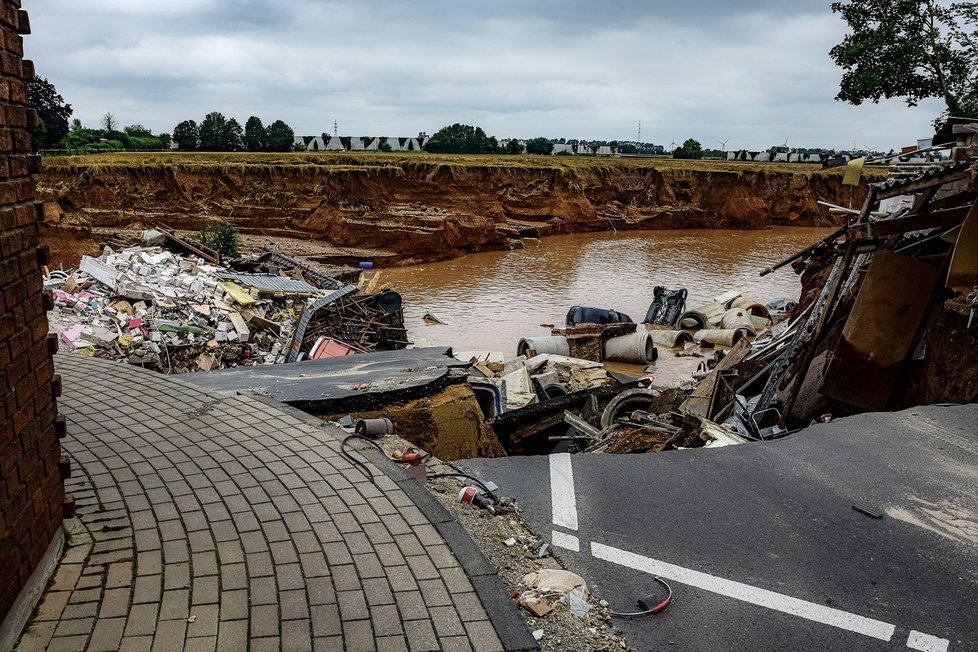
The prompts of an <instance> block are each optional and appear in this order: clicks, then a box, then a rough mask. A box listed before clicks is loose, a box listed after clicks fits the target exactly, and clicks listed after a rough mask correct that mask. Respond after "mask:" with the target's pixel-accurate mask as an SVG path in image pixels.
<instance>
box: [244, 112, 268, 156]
mask: <svg viewBox="0 0 978 652" xmlns="http://www.w3.org/2000/svg"><path fill="white" fill-rule="evenodd" d="M267 140H268V133H267V132H266V131H265V125H263V124H262V122H261V118H259V117H258V116H255V115H253V116H251V117H250V118H248V121H247V122H246V123H245V129H244V145H245V149H246V150H248V151H249V152H262V151H264V150H265V148H266V147H267V142H266V141H267Z"/></svg>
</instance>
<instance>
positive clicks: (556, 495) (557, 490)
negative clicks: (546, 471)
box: [550, 453, 577, 530]
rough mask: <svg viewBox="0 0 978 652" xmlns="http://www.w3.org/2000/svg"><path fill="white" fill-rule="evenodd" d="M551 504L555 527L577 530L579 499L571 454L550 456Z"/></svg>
mask: <svg viewBox="0 0 978 652" xmlns="http://www.w3.org/2000/svg"><path fill="white" fill-rule="evenodd" d="M550 504H551V505H553V522H554V525H559V526H561V527H563V528H567V529H568V530H577V497H576V496H575V495H574V471H573V469H572V468H571V456H570V453H557V454H556V455H551V456H550Z"/></svg>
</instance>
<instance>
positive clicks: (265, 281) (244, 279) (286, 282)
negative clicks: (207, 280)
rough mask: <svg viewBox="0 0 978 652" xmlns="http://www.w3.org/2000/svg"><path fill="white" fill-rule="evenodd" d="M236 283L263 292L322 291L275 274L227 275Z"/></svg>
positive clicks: (305, 292)
mask: <svg viewBox="0 0 978 652" xmlns="http://www.w3.org/2000/svg"><path fill="white" fill-rule="evenodd" d="M225 276H227V277H229V278H231V279H232V280H234V281H235V282H236V283H239V284H241V285H245V286H248V287H252V288H255V289H257V290H259V291H262V292H285V293H288V294H318V293H319V292H320V289H319V288H317V287H316V286H315V285H310V284H309V283H306V282H305V281H300V280H298V279H294V278H289V277H287V276H275V275H274V274H248V273H237V274H226V275H225Z"/></svg>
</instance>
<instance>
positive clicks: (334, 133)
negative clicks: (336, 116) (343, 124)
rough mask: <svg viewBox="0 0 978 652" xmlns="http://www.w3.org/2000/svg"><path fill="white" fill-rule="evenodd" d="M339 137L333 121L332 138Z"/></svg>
mask: <svg viewBox="0 0 978 652" xmlns="http://www.w3.org/2000/svg"><path fill="white" fill-rule="evenodd" d="M338 135H339V128H338V127H337V126H336V120H333V138H336V137H337V136H338Z"/></svg>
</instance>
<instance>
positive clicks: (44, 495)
mask: <svg viewBox="0 0 978 652" xmlns="http://www.w3.org/2000/svg"><path fill="white" fill-rule="evenodd" d="M29 32H30V26H29V23H28V18H27V13H26V12H25V11H23V10H22V9H21V8H20V0H0V313H2V317H0V424H2V426H3V430H2V435H0V620H2V619H3V617H4V616H5V615H6V614H7V612H8V611H9V609H10V607H11V605H12V604H13V602H14V600H15V599H16V598H17V595H18V593H19V592H20V590H21V589H22V588H23V587H24V585H25V583H26V582H27V579H28V577H30V575H31V573H32V572H33V571H34V569H35V568H36V567H37V566H38V563H39V562H40V561H41V558H42V556H43V555H44V553H45V551H46V550H47V548H48V546H49V545H50V543H51V541H52V540H53V538H54V536H55V535H56V534H57V533H58V528H59V526H60V525H61V520H62V514H63V511H62V510H63V504H62V503H63V501H64V497H65V496H64V483H63V479H62V477H61V475H62V473H65V474H66V473H67V461H66V460H64V461H62V459H61V445H60V443H59V441H58V439H59V437H61V436H63V435H64V420H63V419H62V418H60V417H59V416H58V414H57V404H56V403H55V399H56V398H57V396H58V395H59V394H60V391H61V389H60V382H59V379H58V377H57V376H56V375H55V373H54V363H53V361H52V359H51V356H52V353H53V352H54V350H55V349H56V345H57V339H52V340H49V339H48V337H47V330H48V324H47V317H46V316H45V308H46V307H47V306H46V305H45V304H46V303H47V302H48V301H49V300H50V299H49V298H47V297H44V296H43V295H42V281H41V271H40V268H41V266H42V265H44V264H46V262H47V261H46V255H47V251H46V249H43V248H40V247H39V246H38V224H37V221H38V215H39V210H38V206H37V205H36V204H35V202H34V181H33V179H32V177H31V174H32V173H33V172H36V170H37V166H38V160H37V158H36V157H34V156H32V155H31V138H30V133H29V131H28V129H29V128H30V127H33V126H34V125H35V124H36V121H37V115H36V113H35V112H34V111H33V110H31V109H28V108H27V89H26V86H25V81H26V80H29V79H32V78H33V75H34V70H33V69H34V67H33V65H32V64H31V62H29V61H24V60H23V54H24V47H23V45H24V44H23V37H22V34H27V33H29Z"/></svg>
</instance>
